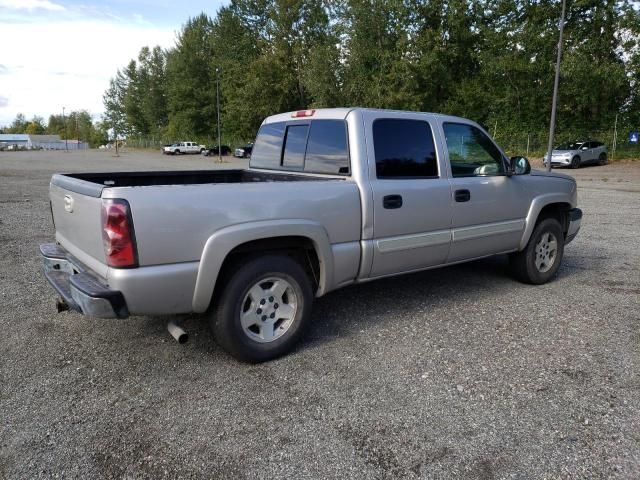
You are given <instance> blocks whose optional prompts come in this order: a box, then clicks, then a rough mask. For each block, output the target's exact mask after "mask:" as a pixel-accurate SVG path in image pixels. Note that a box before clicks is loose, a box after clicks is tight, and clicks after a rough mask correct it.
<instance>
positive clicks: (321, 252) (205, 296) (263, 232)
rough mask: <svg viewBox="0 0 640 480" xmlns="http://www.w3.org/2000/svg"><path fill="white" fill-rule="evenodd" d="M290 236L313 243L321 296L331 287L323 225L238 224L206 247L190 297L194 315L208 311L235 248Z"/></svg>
mask: <svg viewBox="0 0 640 480" xmlns="http://www.w3.org/2000/svg"><path fill="white" fill-rule="evenodd" d="M289 236H296V237H305V238H308V239H310V240H311V241H312V242H313V245H314V247H315V249H316V253H317V255H318V260H319V263H320V278H319V285H318V290H317V292H316V295H317V296H320V295H322V294H324V292H326V291H327V290H328V289H329V288H330V287H331V284H332V283H333V253H332V251H331V243H330V241H329V236H328V235H327V232H326V230H325V229H324V227H323V226H322V225H320V224H319V223H316V222H312V221H309V220H303V219H283V220H268V221H260V222H250V223H241V224H238V225H232V226H230V227H226V228H223V229H221V230H218V231H217V232H215V233H214V234H213V235H211V236H210V237H209V239H208V240H207V242H206V243H205V246H204V250H203V252H202V257H201V259H200V266H199V268H198V277H197V279H196V287H195V292H194V295H193V311H194V312H198V313H201V312H204V311H205V310H206V309H207V308H208V307H209V303H210V302H211V297H212V295H213V290H214V288H215V285H216V280H217V278H218V274H219V273H220V269H221V267H222V264H223V262H224V260H225V259H226V258H227V255H229V253H230V252H231V251H232V250H233V249H234V248H236V247H237V246H239V245H242V244H243V243H247V242H251V241H253V240H263V239H266V238H275V237H289Z"/></svg>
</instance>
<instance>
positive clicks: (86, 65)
mask: <svg viewBox="0 0 640 480" xmlns="http://www.w3.org/2000/svg"><path fill="white" fill-rule="evenodd" d="M224 3H225V0H208V1H204V0H183V1H181V2H176V1H169V0H105V1H102V2H99V1H92V0H0V126H2V125H9V124H10V123H11V122H12V121H13V119H14V118H15V116H16V114H17V113H18V112H21V113H23V114H24V115H25V116H26V117H27V118H28V119H30V118H32V117H33V116H34V115H38V116H41V117H43V118H44V120H45V123H46V122H47V120H48V118H49V115H51V114H61V113H62V108H63V107H64V108H65V111H66V112H70V111H73V110H88V111H89V112H90V113H91V114H92V115H93V116H94V118H95V119H99V117H100V114H101V113H102V112H103V106H102V94H103V93H104V91H105V90H106V88H107V87H108V83H109V79H110V78H111V77H113V76H114V75H115V72H116V70H117V69H118V68H122V67H124V66H125V65H126V64H127V63H128V61H129V60H130V59H132V58H136V57H137V55H138V52H139V50H140V48H141V47H143V46H145V45H148V46H150V47H153V46H155V45H160V46H161V47H163V48H169V47H171V46H172V45H173V44H174V41H175V37H176V32H178V31H179V30H180V27H181V26H182V24H183V23H184V22H185V21H186V20H187V19H188V18H189V17H193V16H195V15H198V14H199V13H200V12H205V13H207V14H209V15H210V16H212V17H213V16H215V14H216V12H217V10H218V8H220V6H221V5H223V4H224Z"/></svg>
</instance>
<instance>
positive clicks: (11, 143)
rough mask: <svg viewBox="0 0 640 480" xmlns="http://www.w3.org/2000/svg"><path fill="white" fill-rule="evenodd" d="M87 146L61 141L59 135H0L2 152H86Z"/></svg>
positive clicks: (73, 141)
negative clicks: (40, 150)
mask: <svg viewBox="0 0 640 480" xmlns="http://www.w3.org/2000/svg"><path fill="white" fill-rule="evenodd" d="M87 148H89V145H88V144H87V143H86V142H81V141H78V140H66V141H65V140H62V139H61V138H60V135H29V134H27V133H0V149H2V150H39V149H43V150H65V149H69V150H86V149H87Z"/></svg>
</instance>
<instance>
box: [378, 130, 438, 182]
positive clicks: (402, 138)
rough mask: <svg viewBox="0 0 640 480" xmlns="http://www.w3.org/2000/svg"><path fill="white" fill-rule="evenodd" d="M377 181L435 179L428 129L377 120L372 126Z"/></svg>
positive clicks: (435, 172)
mask: <svg viewBox="0 0 640 480" xmlns="http://www.w3.org/2000/svg"><path fill="white" fill-rule="evenodd" d="M373 146H374V149H375V154H376V175H377V177H378V178H383V179H384V178H437V177H438V160H437V157H436V149H435V146H434V143H433V134H432V133H431V126H430V125H429V124H428V123H427V122H425V121H422V120H405V119H391V118H389V119H380V120H376V121H375V122H374V123H373Z"/></svg>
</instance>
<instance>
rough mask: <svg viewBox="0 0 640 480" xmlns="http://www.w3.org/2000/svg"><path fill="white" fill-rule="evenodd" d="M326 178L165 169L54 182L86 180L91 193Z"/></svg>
mask: <svg viewBox="0 0 640 480" xmlns="http://www.w3.org/2000/svg"><path fill="white" fill-rule="evenodd" d="M323 179H324V178H323V177H313V176H308V175H295V174H294V175H292V174H282V173H275V172H274V173H271V172H257V171H253V170H180V171H169V172H166V171H161V172H110V173H69V174H58V175H54V177H53V180H52V182H53V183H54V184H55V185H58V186H60V187H62V188H67V189H69V190H72V191H77V190H75V189H74V188H72V185H73V184H75V187H76V188H77V187H78V184H79V183H80V182H77V181H74V180H82V181H83V182H87V183H89V184H93V186H89V185H85V187H86V188H85V189H84V191H82V192H78V193H83V194H85V195H87V194H90V193H89V191H90V190H94V191H97V190H102V188H104V187H149V186H160V185H204V184H215V183H250V182H296V181H313V180H323Z"/></svg>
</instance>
